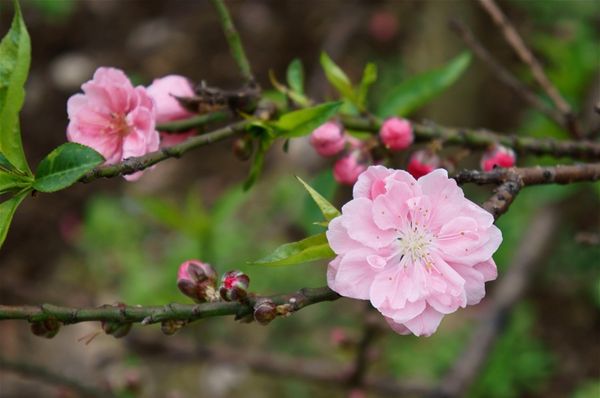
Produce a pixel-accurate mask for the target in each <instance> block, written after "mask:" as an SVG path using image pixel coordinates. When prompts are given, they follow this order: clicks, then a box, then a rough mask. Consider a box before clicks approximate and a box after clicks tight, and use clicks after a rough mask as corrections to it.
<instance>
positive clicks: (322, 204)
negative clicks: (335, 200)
mask: <svg viewBox="0 0 600 398" xmlns="http://www.w3.org/2000/svg"><path fill="white" fill-rule="evenodd" d="M296 178H297V179H298V181H300V182H301V183H302V185H304V188H305V189H306V190H307V191H308V193H309V194H310V196H311V197H312V198H313V200H314V201H315V203H316V204H317V206H319V209H321V213H323V217H325V220H327V221H331V220H333V219H334V218H336V217H337V216H339V215H340V212H339V210H338V209H336V208H335V206H334V205H332V204H331V203H329V201H328V200H327V199H325V198H324V197H323V196H322V195H321V194H320V193H318V192H317V191H315V190H314V189H313V188H312V187H311V186H310V185H308V184H307V183H306V182H304V180H303V179H302V178H300V177H296Z"/></svg>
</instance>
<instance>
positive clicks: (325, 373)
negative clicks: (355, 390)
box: [128, 337, 431, 396]
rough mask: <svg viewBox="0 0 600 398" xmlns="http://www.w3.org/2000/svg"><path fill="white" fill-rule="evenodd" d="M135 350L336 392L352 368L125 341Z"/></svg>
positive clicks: (406, 391)
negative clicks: (221, 365) (235, 368)
mask: <svg viewBox="0 0 600 398" xmlns="http://www.w3.org/2000/svg"><path fill="white" fill-rule="evenodd" d="M128 343H130V344H131V345H132V347H133V348H134V350H135V351H136V352H137V353H138V354H141V355H144V356H145V357H147V356H150V357H156V358H157V359H160V360H161V361H164V360H172V361H177V363H179V364H181V363H182V362H192V363H196V362H218V363H227V364H234V365H237V366H245V367H248V368H250V369H252V370H253V371H255V372H259V373H265V374H268V375H269V376H280V377H288V378H295V379H300V380H306V381H310V382H314V383H319V384H323V385H329V386H333V387H337V388H347V380H348V375H350V374H351V373H352V368H349V367H345V366H343V365H340V364H338V363H332V362H328V361H323V360H309V359H300V358H288V357H283V356H279V355H275V354H269V353H265V352H260V353H259V352H250V351H245V350H238V349H232V348H230V347H215V346H210V347H208V346H196V345H193V344H185V345H183V344H181V343H179V344H178V343H177V342H171V341H165V340H161V341H149V340H145V339H141V338H139V337H132V338H129V339H128ZM361 387H362V388H365V389H366V390H369V391H372V392H375V393H378V394H381V395H386V396H405V395H409V396H411V395H423V394H425V393H427V392H428V391H431V386H430V385H428V384H425V383H422V382H418V381H406V382H402V383H399V382H397V381H394V380H390V379H382V378H372V377H367V378H365V379H364V381H363V383H362V385H361Z"/></svg>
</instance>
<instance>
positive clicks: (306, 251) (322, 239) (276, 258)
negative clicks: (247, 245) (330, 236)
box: [250, 233, 335, 266]
mask: <svg viewBox="0 0 600 398" xmlns="http://www.w3.org/2000/svg"><path fill="white" fill-rule="evenodd" d="M332 257H335V253H334V252H333V250H331V248H330V247H329V243H327V236H325V233H320V234H318V235H313V236H309V237H308V238H306V239H302V240H301V241H298V242H293V243H286V244H284V245H281V246H279V247H278V248H277V249H275V251H274V252H273V253H271V254H269V255H268V256H266V257H263V258H261V259H260V260H257V261H254V262H251V263H250V264H253V265H270V266H276V265H294V264H301V263H307V262H309V261H316V260H323V259H326V258H332Z"/></svg>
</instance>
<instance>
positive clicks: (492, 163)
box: [481, 145, 517, 171]
mask: <svg viewBox="0 0 600 398" xmlns="http://www.w3.org/2000/svg"><path fill="white" fill-rule="evenodd" d="M516 161H517V155H515V152H514V151H513V150H512V149H510V148H507V147H504V146H502V145H495V146H494V147H492V148H490V149H488V150H487V151H485V153H484V154H483V157H482V158H481V169H482V170H483V171H491V170H493V169H494V168H495V167H513V166H514V165H515V163H516Z"/></svg>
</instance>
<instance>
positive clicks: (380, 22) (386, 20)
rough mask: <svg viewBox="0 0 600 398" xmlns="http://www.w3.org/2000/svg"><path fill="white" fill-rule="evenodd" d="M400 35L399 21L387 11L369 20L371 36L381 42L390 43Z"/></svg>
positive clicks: (378, 13) (380, 12)
mask: <svg viewBox="0 0 600 398" xmlns="http://www.w3.org/2000/svg"><path fill="white" fill-rule="evenodd" d="M397 33H398V19H397V18H396V16H395V15H394V14H393V13H391V12H389V11H386V10H380V11H377V12H375V13H374V14H373V15H372V16H371V18H370V20H369V34H370V35H371V37H373V38H374V39H375V40H377V41H379V42H383V43H386V42H389V41H390V40H392V39H393V38H394V37H395V36H396V34H397Z"/></svg>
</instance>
